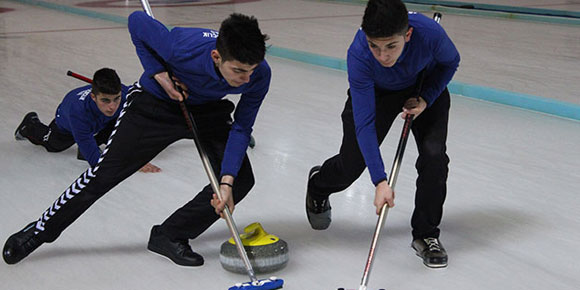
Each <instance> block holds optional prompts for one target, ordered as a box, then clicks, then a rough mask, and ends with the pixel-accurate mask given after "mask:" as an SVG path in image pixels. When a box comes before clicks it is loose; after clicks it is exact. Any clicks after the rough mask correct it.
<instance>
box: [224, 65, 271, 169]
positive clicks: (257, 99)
mask: <svg viewBox="0 0 580 290" xmlns="http://www.w3.org/2000/svg"><path fill="white" fill-rule="evenodd" d="M262 65H264V66H265V67H264V68H262V69H263V70H264V71H263V72H262V73H261V74H260V75H259V76H257V79H256V80H255V84H254V85H253V86H252V87H253V88H254V89H250V90H249V91H248V92H245V93H243V94H242V96H241V97H240V101H239V102H238V105H237V106H236V110H235V111H234V122H233V124H232V128H231V130H230V134H229V137H228V142H227V144H226V150H225V152H224V158H223V160H222V170H221V175H222V176H223V175H232V176H234V177H236V176H237V174H238V171H239V170H240V167H241V165H242V162H243V160H244V156H246V149H247V148H248V144H249V142H250V134H251V133H252V127H253V126H254V122H255V121H256V117H257V115H258V110H259V109H260V106H261V105H262V101H263V100H264V98H265V97H266V94H267V93H268V89H269V87H270V79H271V71H270V68H269V67H268V66H267V64H266V62H263V63H262V64H260V66H262Z"/></svg>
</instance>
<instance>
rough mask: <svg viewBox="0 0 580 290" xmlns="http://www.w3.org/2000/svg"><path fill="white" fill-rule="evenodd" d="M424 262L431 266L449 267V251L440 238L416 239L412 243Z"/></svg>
mask: <svg viewBox="0 0 580 290" xmlns="http://www.w3.org/2000/svg"><path fill="white" fill-rule="evenodd" d="M412 247H413V249H415V251H416V254H417V256H419V257H421V258H422V259H423V264H425V266H427V267H430V268H444V267H447V252H446V251H445V248H443V245H442V244H441V242H439V239H438V238H425V239H416V240H414V241H413V244H412Z"/></svg>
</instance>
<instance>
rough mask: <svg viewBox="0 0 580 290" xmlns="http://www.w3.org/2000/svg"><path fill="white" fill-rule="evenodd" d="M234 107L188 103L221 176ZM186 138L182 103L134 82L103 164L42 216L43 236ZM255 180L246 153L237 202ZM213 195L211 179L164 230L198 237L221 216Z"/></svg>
mask: <svg viewBox="0 0 580 290" xmlns="http://www.w3.org/2000/svg"><path fill="white" fill-rule="evenodd" d="M233 109H234V104H233V103H232V102H230V101H228V100H221V101H217V102H212V103H207V104H203V105H195V106H190V105H188V110H189V111H191V112H192V114H193V115H194V118H195V121H196V124H197V128H198V133H199V136H200V139H201V143H202V145H203V146H204V149H205V151H206V153H207V155H208V158H209V160H210V163H211V164H212V167H213V169H214V171H215V173H216V175H217V176H219V173H220V170H221V161H222V158H223V154H224V151H225V146H226V142H227V139H228V135H229V130H230V124H231V112H232V111H233ZM183 138H189V139H191V138H193V134H192V133H191V131H190V130H189V129H188V127H187V125H186V122H185V119H184V116H183V113H182V112H181V109H180V107H179V105H178V104H177V103H170V102H167V101H164V100H160V99H158V98H156V97H155V96H153V95H151V94H149V93H147V92H146V91H143V90H142V89H141V88H140V87H139V86H138V85H137V86H134V87H133V88H132V89H131V90H130V91H129V93H128V96H127V102H126V104H125V107H124V108H123V111H122V112H121V114H120V116H119V118H118V120H117V123H116V124H115V129H114V130H113V132H112V134H111V137H110V138H109V140H108V142H107V145H106V147H105V149H104V150H103V153H102V154H101V158H100V159H99V162H98V163H97V165H96V166H95V167H93V168H89V169H88V170H87V171H85V172H84V173H83V174H81V176H80V177H79V178H78V179H76V180H75V181H74V182H73V183H72V184H71V185H70V186H69V187H68V188H67V189H66V190H65V192H64V193H62V195H61V196H60V197H58V198H57V199H56V201H55V202H54V203H53V204H52V205H51V206H50V207H49V208H48V209H47V210H46V211H45V212H44V213H43V214H42V216H41V217H40V218H39V220H38V222H37V223H36V231H37V237H38V238H39V240H41V241H44V242H52V241H54V240H56V239H57V238H58V236H59V235H60V234H61V233H62V232H63V231H64V230H65V229H66V228H67V227H68V226H69V225H71V224H72V223H73V222H74V221H75V220H76V219H77V218H78V217H80V216H81V215H82V214H83V213H84V212H85V211H86V210H87V209H88V208H89V207H90V206H91V205H92V204H93V203H95V202H96V201H97V200H98V199H99V198H101V197H102V196H103V195H105V194H106V193H107V192H108V191H109V190H111V189H112V188H113V187H115V186H116V185H117V184H119V183H120V182H122V181H123V180H125V179H126V178H128V177H129V176H131V175H132V174H133V173H135V172H136V171H137V170H139V169H140V168H141V167H143V166H144V165H145V164H147V163H148V162H149V161H151V160H152V159H153V158H154V157H155V156H156V155H157V154H159V153H160V152H161V151H162V150H163V149H165V148H166V147H167V146H169V145H170V144H172V143H173V142H175V141H178V140H180V139H183ZM192 146H194V145H193V144H192ZM200 178H207V177H206V176H205V175H204V176H200ZM253 185H254V176H253V173H252V168H251V165H250V161H249V159H248V157H247V155H246V156H245V158H244V161H243V163H242V166H241V168H240V171H239V172H238V176H237V177H236V180H235V182H234V187H233V197H234V202H236V203H238V202H239V201H240V200H242V199H243V198H244V197H245V196H246V194H247V193H248V192H249V191H250V189H251V188H252V186H253ZM212 194H213V190H212V189H211V186H210V185H209V184H208V185H207V186H205V187H204V188H203V189H202V190H201V191H200V192H199V193H198V194H197V195H196V196H195V197H194V198H193V199H192V200H191V201H190V202H188V203H187V204H185V205H184V206H183V207H181V208H179V209H178V210H176V211H175V212H174V213H173V214H172V215H171V216H170V217H169V218H168V219H167V220H166V221H165V222H163V224H162V226H161V230H162V231H163V232H164V233H165V234H166V235H167V236H169V237H170V238H172V239H174V240H178V239H181V240H184V239H193V238H195V237H197V236H198V235H200V234H201V233H202V232H204V231H205V230H206V229H207V228H209V227H210V226H211V225H212V224H213V223H214V222H215V221H216V220H218V218H219V216H218V215H216V214H215V211H214V208H213V207H212V206H211V204H210V200H211V198H212Z"/></svg>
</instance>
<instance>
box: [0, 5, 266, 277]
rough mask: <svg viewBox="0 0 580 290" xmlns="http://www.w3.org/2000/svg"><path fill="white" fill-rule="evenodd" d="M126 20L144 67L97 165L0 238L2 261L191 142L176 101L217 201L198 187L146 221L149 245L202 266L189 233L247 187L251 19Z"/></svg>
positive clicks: (258, 54) (261, 87)
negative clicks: (189, 120) (209, 25)
mask: <svg viewBox="0 0 580 290" xmlns="http://www.w3.org/2000/svg"><path fill="white" fill-rule="evenodd" d="M128 26H129V32H130V34H131V39H132V41H133V44H134V45H135V48H136V51H137V55H138V56H139V59H140V61H141V64H142V65H143V68H144V73H143V74H142V76H141V78H140V80H139V82H138V83H136V84H135V85H134V86H133V87H132V88H131V89H130V90H129V92H128V95H127V104H126V105H125V108H124V109H123V111H122V112H121V114H120V116H119V119H118V121H117V124H116V127H115V130H114V131H113V132H114V133H113V135H112V137H111V141H110V142H109V144H108V145H107V147H106V148H105V149H104V151H103V154H102V156H101V159H100V161H99V162H98V163H97V164H96V166H94V167H93V168H91V169H89V170H87V171H86V172H85V173H83V174H82V175H81V176H80V177H79V178H78V179H77V180H76V181H75V182H73V183H72V184H71V186H70V187H69V188H68V189H67V190H66V191H65V192H64V193H63V194H62V195H61V196H60V197H59V198H58V199H57V200H56V201H55V202H54V204H53V205H52V206H51V207H50V208H49V209H47V210H46V212H45V213H44V214H43V215H42V216H41V217H40V218H39V219H38V220H37V221H34V222H32V223H30V224H29V225H28V226H27V227H25V228H24V229H23V230H22V231H20V232H17V233H15V234H14V235H12V236H11V237H10V238H9V239H8V240H7V241H6V244H5V246H4V251H3V258H4V261H6V263H8V264H14V263H18V262H19V261H20V260H22V259H23V258H25V257H26V256H27V255H28V254H30V253H31V252H32V251H34V250H35V249H36V248H38V247H39V246H40V245H41V244H43V243H45V242H52V241H54V240H56V238H57V237H58V236H59V235H60V233H62V231H63V230H64V229H66V227H68V226H69V225H70V224H71V223H72V222H73V221H74V220H75V219H76V218H78V217H79V216H80V215H81V214H82V213H83V212H84V211H85V210H86V209H88V208H89V207H90V206H91V204H93V203H94V202H95V201H97V200H98V199H99V198H100V197H101V196H103V195H104V194H106V193H107V192H108V191H109V190H110V189H112V188H113V187H114V186H115V185H117V184H118V183H120V182H121V181H123V180H124V179H126V178H127V177H129V176H130V175H131V174H133V173H134V172H135V171H137V170H138V169H139V168H140V167H141V166H143V165H144V164H146V163H147V162H149V161H150V160H151V159H153V157H155V156H156V155H157V154H159V153H160V152H161V151H162V150H163V149H165V148H166V147H167V146H169V145H170V144H172V143H173V142H175V141H177V140H180V139H183V138H190V139H191V138H192V137H193V134H192V132H191V130H189V128H188V127H187V124H186V121H185V118H184V115H183V112H182V111H181V109H180V106H179V104H178V102H180V101H183V102H185V104H186V107H187V109H188V110H189V111H190V112H191V113H192V115H193V116H194V119H195V123H196V125H197V128H198V129H199V130H198V133H199V135H200V139H201V140H200V141H201V143H202V145H203V147H204V149H205V151H206V153H207V155H208V158H209V160H210V163H211V164H212V167H213V168H214V170H215V171H216V172H215V173H216V175H217V176H219V178H220V180H219V181H220V193H221V195H222V197H223V201H220V200H219V199H218V198H217V196H216V195H215V194H214V192H213V190H212V188H211V186H210V185H207V186H206V187H205V188H203V189H202V190H201V191H200V192H199V193H198V194H197V195H196V196H195V197H194V198H193V200H191V201H190V202H188V203H187V204H185V205H184V206H183V207H181V208H180V209H178V210H177V211H175V212H174V213H173V214H172V215H171V216H170V217H169V218H167V220H165V221H164V222H163V223H162V224H161V225H156V226H154V227H153V228H152V230H151V236H150V239H149V243H148V249H149V250H151V251H153V252H156V253H158V254H161V255H163V256H165V257H167V258H169V259H171V260H172V261H173V262H175V263H176V264H179V265H183V266H199V265H202V264H203V263H204V260H203V257H202V256H201V255H199V254H197V253H195V252H194V251H193V250H192V249H191V247H190V245H189V239H194V238H196V237H197V236H199V235H200V234H201V233H203V232H204V231H205V230H206V229H207V228H208V227H210V226H211V225H212V224H213V223H214V222H215V221H217V220H218V219H219V217H220V214H221V213H222V211H223V209H224V207H225V204H227V205H228V207H229V208H230V209H231V210H233V209H234V203H237V202H239V201H240V200H241V199H242V198H244V197H245V195H246V194H247V193H248V192H249V191H250V189H251V188H252V187H253V185H254V176H253V173H252V168H251V165H250V162H249V159H248V157H247V155H246V149H247V146H248V144H249V142H250V134H251V132H252V127H253V125H254V121H255V120H256V116H257V113H258V110H259V108H260V105H261V104H262V101H263V100H264V98H265V96H266V93H267V92H268V89H269V86H270V78H271V72H270V67H269V66H268V63H267V62H266V61H265V60H264V57H265V52H266V46H265V41H266V39H267V36H266V35H264V34H262V33H261V31H260V29H259V26H258V21H257V20H256V19H255V18H253V17H248V16H245V15H242V14H236V13H234V14H232V15H230V17H229V18H227V19H226V20H224V21H223V22H222V24H221V27H220V31H219V33H218V32H217V31H213V30H211V29H202V28H179V27H177V28H173V29H172V30H171V31H169V30H168V29H167V28H166V27H165V26H164V25H163V24H162V23H160V22H159V21H157V20H155V19H153V18H151V17H149V16H147V15H146V14H145V13H143V12H134V13H132V14H131V15H130V16H129V23H128ZM228 94H241V96H240V100H239V102H238V104H237V106H234V104H233V103H232V102H231V101H228V100H225V99H223V98H224V97H225V96H226V95H228ZM234 108H235V111H234ZM232 112H233V113H234V114H233V116H234V118H233V120H232V118H231V113H232ZM200 178H202V177H201V176H200Z"/></svg>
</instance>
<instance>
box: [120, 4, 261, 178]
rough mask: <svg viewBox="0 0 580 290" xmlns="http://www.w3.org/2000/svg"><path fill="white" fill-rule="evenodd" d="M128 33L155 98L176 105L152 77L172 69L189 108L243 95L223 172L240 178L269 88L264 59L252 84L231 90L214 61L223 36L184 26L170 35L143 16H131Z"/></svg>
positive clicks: (143, 79)
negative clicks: (256, 122)
mask: <svg viewBox="0 0 580 290" xmlns="http://www.w3.org/2000/svg"><path fill="white" fill-rule="evenodd" d="M129 32H130V33H131V39H132V41H133V44H134V45H135V48H136V50H137V55H138V56H139V59H140V61H141V64H142V65H143V69H144V70H145V71H144V73H143V74H142V75H141V78H140V79H139V83H140V84H141V86H142V87H143V88H144V89H145V90H146V91H148V92H150V93H151V94H153V95H155V96H156V97H158V98H161V99H163V100H166V101H168V102H175V101H174V100H172V99H171V98H170V97H169V96H168V95H167V93H166V92H165V90H164V89H163V88H162V87H161V86H160V85H159V84H158V83H157V81H156V80H155V79H154V78H153V76H154V75H155V74H157V73H159V72H163V71H167V70H169V71H171V73H172V74H173V75H174V76H175V77H177V78H178V79H179V81H180V82H182V83H183V84H185V85H186V86H187V88H188V92H189V97H188V98H187V100H186V102H187V103H189V104H203V103H207V102H210V101H216V100H220V99H222V98H224V97H225V96H226V95H228V94H241V97H240V100H239V102H238V104H237V106H236V110H235V112H234V122H233V124H232V128H231V131H230V134H229V137H228V141H227V145H226V149H225V153H224V157H223V161H222V167H221V168H222V169H221V174H222V175H232V176H234V177H235V176H237V173H238V171H239V169H240V166H241V164H242V161H243V158H244V156H245V153H246V149H247V147H248V144H249V142H250V134H251V132H252V127H253V125H254V122H255V120H256V116H257V114H258V110H259V108H260V106H261V104H262V101H263V100H264V98H265V96H266V93H267V92H268V89H269V87H270V78H271V71H270V67H269V66H268V63H267V62H266V61H265V60H264V61H262V62H261V63H260V64H259V65H258V66H257V67H256V69H255V70H254V72H253V73H252V75H251V76H250V82H249V83H246V84H244V85H242V86H240V87H232V86H230V85H229V84H228V83H227V81H226V80H225V79H224V78H223V77H222V76H221V75H220V74H218V73H217V71H216V68H215V66H214V62H213V60H212V58H211V51H212V50H214V49H216V40H217V36H218V32H216V31H214V30H211V29H203V28H182V27H176V28H173V29H172V30H171V31H169V30H168V29H167V28H166V27H165V26H164V25H163V24H162V23H160V22H158V21H157V20H155V19H153V18H151V17H149V16H148V15H147V14H145V13H144V12H141V11H137V12H133V13H132V14H131V15H130V16H129Z"/></svg>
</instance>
